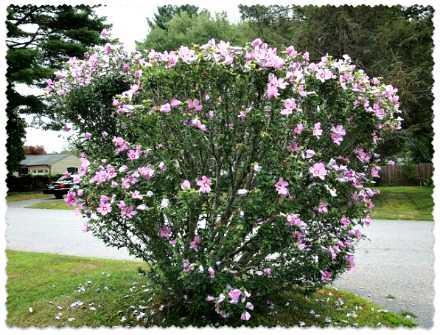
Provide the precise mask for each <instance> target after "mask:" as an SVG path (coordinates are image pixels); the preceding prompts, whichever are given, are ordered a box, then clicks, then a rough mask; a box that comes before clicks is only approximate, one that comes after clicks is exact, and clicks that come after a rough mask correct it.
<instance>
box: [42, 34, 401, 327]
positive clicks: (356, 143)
mask: <svg viewBox="0 0 440 335" xmlns="http://www.w3.org/2000/svg"><path fill="white" fill-rule="evenodd" d="M145 53H146V56H145V58H141V57H140V54H139V53H135V54H127V53H124V52H121V48H120V47H117V46H113V45H108V46H106V47H105V48H104V49H102V50H101V49H96V50H94V53H93V54H91V55H90V54H89V55H86V59H85V60H83V61H80V60H75V61H71V62H69V63H68V64H67V65H66V71H65V73H64V75H60V77H59V79H58V81H56V82H51V83H50V85H49V87H48V100H49V101H50V102H51V103H52V104H53V106H54V108H56V109H57V110H58V115H59V120H60V121H68V122H71V124H72V127H74V128H76V129H77V130H79V133H80V135H79V136H78V137H77V143H78V145H81V147H82V148H83V151H84V153H83V154H82V157H81V161H82V168H81V170H80V173H79V177H78V181H80V186H79V188H78V189H76V190H75V191H74V192H71V193H70V194H69V195H68V197H67V198H66V201H67V202H68V203H69V204H71V205H74V204H76V205H77V206H78V208H77V211H78V212H80V213H82V215H84V216H86V217H88V222H87V227H86V229H88V230H90V231H92V232H93V234H95V235H96V236H98V237H100V238H101V239H103V240H104V241H105V242H106V243H107V244H108V245H111V246H115V247H118V248H119V247H127V248H128V249H129V250H130V252H131V253H132V254H134V255H135V256H137V257H139V258H141V259H143V260H145V261H146V262H148V263H149V264H150V265H151V268H150V269H149V271H148V272H146V274H147V275H148V277H149V278H150V279H151V280H152V281H153V282H154V283H155V284H156V285H157V287H158V289H159V290H160V292H161V294H162V296H163V299H164V300H165V301H167V302H168V304H169V306H174V307H175V306H180V307H182V308H184V311H185V312H186V313H190V314H193V315H198V316H200V315H205V317H207V318H208V319H212V318H213V317H218V316H220V318H228V317H230V316H234V317H235V318H241V319H242V320H248V319H249V318H251V315H252V311H253V308H254V305H253V303H252V298H253V297H255V296H265V297H268V298H269V297H270V295H271V294H273V293H275V292H279V291H282V290H298V291H305V292H307V291H313V290H316V289H318V288H320V287H322V286H323V285H326V284H328V283H330V282H331V281H332V280H334V279H335V278H336V277H337V276H338V275H340V274H341V273H343V272H345V271H347V270H352V269H353V268H354V265H355V257H354V248H355V245H356V243H358V242H359V240H360V239H361V238H362V234H361V232H360V231H359V229H358V228H359V227H360V226H362V225H368V224H369V223H370V221H371V219H370V215H369V211H370V209H371V208H372V207H373V203H372V201H371V197H372V196H373V195H374V194H376V193H377V191H373V190H372V189H371V188H370V184H371V183H372V180H373V178H375V177H377V173H378V171H379V170H380V168H379V166H378V163H379V158H378V156H377V155H376V154H375V153H374V149H375V148H376V146H377V143H378V142H379V141H380V139H381V134H382V133H383V132H384V131H390V130H392V129H398V128H399V127H400V125H399V122H400V120H401V119H400V118H397V117H396V116H397V113H399V110H398V108H399V104H398V99H399V98H398V96H397V95H396V91H397V90H396V89H394V88H393V87H392V86H390V85H385V84H383V83H381V81H380V79H379V78H369V77H368V76H367V75H366V74H365V73H364V72H363V71H362V70H355V66H354V65H352V64H351V63H350V58H349V57H348V56H344V59H341V60H334V59H333V58H332V57H330V56H326V57H322V59H321V60H320V61H319V62H311V61H310V60H309V56H308V53H299V52H297V51H295V49H294V48H293V47H289V48H287V49H286V50H285V51H283V52H280V53H277V50H276V49H272V48H269V47H268V46H267V45H266V44H264V43H262V42H261V41H260V40H255V41H254V42H252V43H251V44H249V45H248V46H245V47H234V46H231V45H230V44H229V43H226V42H223V41H222V42H220V43H215V41H213V40H211V41H209V42H208V43H207V44H205V45H194V46H193V47H192V48H189V47H184V46H182V47H181V48H180V49H179V50H177V51H170V52H165V53H157V52H155V51H153V50H149V51H145ZM92 59H93V61H92ZM112 78H113V79H115V78H116V79H117V81H118V82H121V83H124V85H127V87H128V89H127V90H126V91H125V92H123V93H122V94H120V95H116V96H115V97H113V98H112V104H113V106H114V109H113V112H112V113H111V114H110V115H109V116H108V118H107V119H106V120H102V119H99V118H98V116H92V115H89V118H87V115H86V113H83V114H82V115H81V116H80V118H72V117H71V115H70V114H69V113H71V111H72V105H71V104H72V103H73V104H74V103H75V99H77V100H81V99H82V97H81V96H80V95H78V92H83V91H87V90H89V91H87V92H91V91H93V90H94V89H96V87H98V85H101V84H102V83H103V82H105V83H110V84H111V83H112V80H113V79H112ZM72 101H73V102H72ZM83 103H84V102H83ZM94 127H95V128H94ZM106 127H108V128H110V129H112V135H110V134H109V132H108V131H107V129H106ZM174 307H173V308H174ZM174 311H176V310H174ZM210 313H212V315H211V314H210Z"/></svg>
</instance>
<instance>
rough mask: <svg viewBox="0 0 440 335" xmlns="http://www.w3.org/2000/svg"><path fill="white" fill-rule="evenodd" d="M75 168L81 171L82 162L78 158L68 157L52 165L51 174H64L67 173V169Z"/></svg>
mask: <svg viewBox="0 0 440 335" xmlns="http://www.w3.org/2000/svg"><path fill="white" fill-rule="evenodd" d="M69 167H74V168H76V169H79V168H80V167H81V162H80V161H79V158H78V157H75V156H73V155H72V156H68V157H66V158H63V159H60V160H59V161H57V162H55V163H53V164H52V167H51V171H50V173H51V174H57V173H64V172H66V171H67V168H69Z"/></svg>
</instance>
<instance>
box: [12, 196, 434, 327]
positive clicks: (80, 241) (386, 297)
mask: <svg viewBox="0 0 440 335" xmlns="http://www.w3.org/2000/svg"><path fill="white" fill-rule="evenodd" d="M53 199H54V198H47V199H39V200H28V201H20V202H13V203H9V204H8V207H7V210H6V221H7V227H6V240H7V248H9V249H15V250H27V251H40V252H49V253H59V254H68V255H76V256H86V257H98V258H112V259H131V260H134V259H135V258H134V257H133V256H130V255H129V253H128V251H127V250H126V249H119V250H118V249H116V248H112V247H107V246H106V245H105V244H104V243H103V242H102V241H101V240H99V239H97V238H95V237H93V235H92V234H91V233H83V232H82V226H83V224H84V221H85V220H84V219H82V218H81V217H78V216H75V214H74V213H73V211H62V210H42V209H28V208H24V207H25V206H28V205H30V204H32V203H35V202H41V201H53ZM433 228H434V222H432V221H390V220H373V222H372V224H371V226H370V227H366V228H364V230H363V232H364V233H365V234H366V235H367V236H368V237H369V238H370V240H365V241H361V243H360V246H359V248H358V250H357V253H356V269H355V272H354V273H352V274H349V273H346V274H344V275H343V276H342V277H341V278H340V279H338V280H337V281H335V282H334V284H333V286H334V287H336V288H339V289H344V290H348V291H351V292H354V293H357V294H359V295H361V296H363V297H366V298H368V299H370V300H372V301H373V302H375V303H377V304H378V305H380V306H382V307H384V308H385V309H387V310H390V311H394V312H401V311H402V310H403V311H408V312H411V313H414V314H415V315H417V318H415V319H414V320H415V321H416V322H417V323H419V324H420V325H421V327H423V328H430V327H432V326H433V317H434V301H433V299H434V293H435V292H434V268H433V263H434V250H433V247H434V233H433Z"/></svg>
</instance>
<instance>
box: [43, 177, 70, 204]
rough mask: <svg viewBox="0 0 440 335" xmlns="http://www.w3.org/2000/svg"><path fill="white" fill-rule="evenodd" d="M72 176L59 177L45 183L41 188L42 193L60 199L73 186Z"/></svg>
mask: <svg viewBox="0 0 440 335" xmlns="http://www.w3.org/2000/svg"><path fill="white" fill-rule="evenodd" d="M74 185H75V184H74V183H73V176H70V177H68V178H67V177H64V176H63V177H61V178H60V179H58V180H57V181H55V182H53V183H50V184H47V185H46V187H45V188H44V189H43V194H53V195H54V196H55V197H56V198H57V199H62V198H63V196H64V195H65V194H67V193H68V192H69V191H70V190H71V189H72V188H73V187H74Z"/></svg>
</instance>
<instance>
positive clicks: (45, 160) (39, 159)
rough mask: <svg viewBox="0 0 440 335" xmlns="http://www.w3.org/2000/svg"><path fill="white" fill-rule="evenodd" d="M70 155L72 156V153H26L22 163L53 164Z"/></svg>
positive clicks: (29, 164)
mask: <svg viewBox="0 0 440 335" xmlns="http://www.w3.org/2000/svg"><path fill="white" fill-rule="evenodd" d="M69 156H71V154H49V155H26V156H25V157H26V158H25V159H24V160H22V161H21V165H24V166H32V165H51V164H53V163H55V162H57V161H59V160H61V159H63V158H66V157H69Z"/></svg>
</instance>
